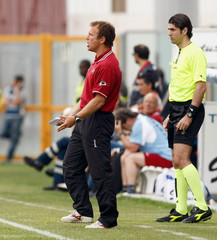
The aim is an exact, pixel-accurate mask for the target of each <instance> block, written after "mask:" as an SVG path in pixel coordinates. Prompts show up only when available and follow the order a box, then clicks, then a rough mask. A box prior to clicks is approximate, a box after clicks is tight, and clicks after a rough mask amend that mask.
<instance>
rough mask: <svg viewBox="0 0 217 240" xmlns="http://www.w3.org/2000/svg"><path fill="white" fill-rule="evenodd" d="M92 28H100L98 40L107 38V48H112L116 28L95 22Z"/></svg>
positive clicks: (106, 23) (105, 23)
mask: <svg viewBox="0 0 217 240" xmlns="http://www.w3.org/2000/svg"><path fill="white" fill-rule="evenodd" d="M90 26H91V27H94V26H98V29H99V33H98V38H101V37H105V39H106V40H105V43H104V44H105V46H108V47H112V46H113V42H114V39H115V28H114V26H113V25H111V24H110V23H108V22H104V21H95V22H92V23H91V24H90Z"/></svg>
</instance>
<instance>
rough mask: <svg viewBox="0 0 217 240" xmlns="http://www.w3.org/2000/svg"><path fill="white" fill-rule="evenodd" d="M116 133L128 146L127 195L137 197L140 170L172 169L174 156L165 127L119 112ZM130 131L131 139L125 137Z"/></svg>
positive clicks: (124, 172)
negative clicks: (151, 167)
mask: <svg viewBox="0 0 217 240" xmlns="http://www.w3.org/2000/svg"><path fill="white" fill-rule="evenodd" d="M115 118H116V121H115V129H116V131H117V133H118V134H119V135H120V139H121V141H122V142H123V144H124V146H125V151H124V153H123V155H122V156H121V175H122V185H123V192H128V193H135V191H136V178H137V174H138V168H142V167H144V166H145V165H147V166H150V165H152V166H156V167H163V168H171V167H172V153H171V149H169V147H168V143H167V132H166V131H165V130H164V129H163V126H162V125H161V124H160V123H158V122H157V121H155V120H154V119H151V118H150V117H148V116H145V115H142V114H138V113H135V112H132V111H131V110H129V109H119V110H118V111H117V112H116V114H115ZM123 129H126V130H130V131H131V134H130V139H129V138H128V137H126V136H125V135H124V133H123Z"/></svg>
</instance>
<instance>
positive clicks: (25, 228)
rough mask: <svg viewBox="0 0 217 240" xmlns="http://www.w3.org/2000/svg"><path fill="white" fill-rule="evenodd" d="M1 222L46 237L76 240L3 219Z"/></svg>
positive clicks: (0, 219)
mask: <svg viewBox="0 0 217 240" xmlns="http://www.w3.org/2000/svg"><path fill="white" fill-rule="evenodd" d="M0 222H2V223H5V224H8V225H11V226H13V227H16V228H21V229H24V230H27V231H30V232H36V233H39V234H41V235H45V236H48V237H52V238H55V239H59V240H74V239H72V238H66V237H63V236H61V235H57V234H54V233H51V232H48V231H42V230H39V229H37V228H33V227H29V226H25V225H22V224H18V223H15V222H10V221H7V220H5V219H3V218H0Z"/></svg>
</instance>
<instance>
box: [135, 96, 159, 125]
mask: <svg viewBox="0 0 217 240" xmlns="http://www.w3.org/2000/svg"><path fill="white" fill-rule="evenodd" d="M157 109H158V96H157V95H156V94H155V93H153V92H150V93H147V94H146V95H145V96H144V100H143V112H140V113H143V114H146V115H148V116H149V117H151V118H153V119H155V120H156V121H158V122H159V123H161V124H163V119H162V117H161V114H160V113H159V111H157Z"/></svg>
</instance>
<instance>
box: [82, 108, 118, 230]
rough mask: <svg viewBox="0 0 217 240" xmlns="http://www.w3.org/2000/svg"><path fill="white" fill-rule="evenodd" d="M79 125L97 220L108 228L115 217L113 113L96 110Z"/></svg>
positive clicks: (113, 224)
mask: <svg viewBox="0 0 217 240" xmlns="http://www.w3.org/2000/svg"><path fill="white" fill-rule="evenodd" d="M81 124H82V136H83V144H84V146H85V155H86V157H87V161H88V166H89V170H90V174H91V177H92V179H93V182H94V186H95V188H96V198H97V201H98V204H99V210H100V217H99V221H100V222H101V223H102V224H103V225H105V226H106V227H108V228H111V227H114V226H116V225H117V217H118V211H117V205H116V194H115V189H114V183H113V178H112V168H111V148H110V139H111V135H112V133H113V130H114V116H113V115H112V114H111V113H106V112H100V111H99V112H96V113H95V114H94V115H92V116H90V117H88V118H86V119H84V120H83V121H82V122H81Z"/></svg>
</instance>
